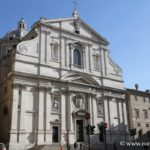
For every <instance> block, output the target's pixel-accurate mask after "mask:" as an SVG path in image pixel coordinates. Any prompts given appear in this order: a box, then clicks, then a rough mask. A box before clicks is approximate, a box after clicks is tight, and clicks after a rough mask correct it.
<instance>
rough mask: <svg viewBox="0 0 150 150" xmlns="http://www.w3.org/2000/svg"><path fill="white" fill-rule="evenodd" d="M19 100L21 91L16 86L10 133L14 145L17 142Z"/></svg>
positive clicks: (14, 88)
mask: <svg viewBox="0 0 150 150" xmlns="http://www.w3.org/2000/svg"><path fill="white" fill-rule="evenodd" d="M18 100H19V89H18V88H17V87H16V86H14V87H13V98H12V119H11V131H10V143H12V144H14V143H16V142H17V124H18V122H17V121H18V112H17V111H18Z"/></svg>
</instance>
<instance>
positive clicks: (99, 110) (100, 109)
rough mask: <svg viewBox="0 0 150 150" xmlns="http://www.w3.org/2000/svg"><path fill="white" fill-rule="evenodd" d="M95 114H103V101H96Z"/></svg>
mask: <svg viewBox="0 0 150 150" xmlns="http://www.w3.org/2000/svg"><path fill="white" fill-rule="evenodd" d="M97 114H98V116H104V105H103V101H99V102H97Z"/></svg>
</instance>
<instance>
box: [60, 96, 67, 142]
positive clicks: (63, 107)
mask: <svg viewBox="0 0 150 150" xmlns="http://www.w3.org/2000/svg"><path fill="white" fill-rule="evenodd" d="M66 109H67V108H66V99H65V95H64V94H62V95H61V143H62V144H63V143H66Z"/></svg>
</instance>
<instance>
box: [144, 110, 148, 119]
mask: <svg viewBox="0 0 150 150" xmlns="http://www.w3.org/2000/svg"><path fill="white" fill-rule="evenodd" d="M143 112H144V119H147V118H148V111H147V110H143Z"/></svg>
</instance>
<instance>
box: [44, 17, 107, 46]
mask: <svg viewBox="0 0 150 150" xmlns="http://www.w3.org/2000/svg"><path fill="white" fill-rule="evenodd" d="M76 19H77V18H74V17H70V18H64V19H52V20H51V19H49V20H44V21H43V23H44V24H46V25H49V26H51V27H55V28H58V29H60V22H61V29H62V30H64V31H66V32H67V31H68V32H73V33H74V21H75V20H76ZM78 20H79V21H80V35H81V36H85V37H88V38H91V39H93V40H97V41H101V42H103V43H105V44H108V41H107V40H106V39H105V38H104V37H102V36H101V35H100V34H99V33H97V32H96V31H95V30H94V29H93V28H92V27H90V26H89V25H88V24H86V23H85V22H84V21H83V20H82V19H80V18H79V19H78Z"/></svg>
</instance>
